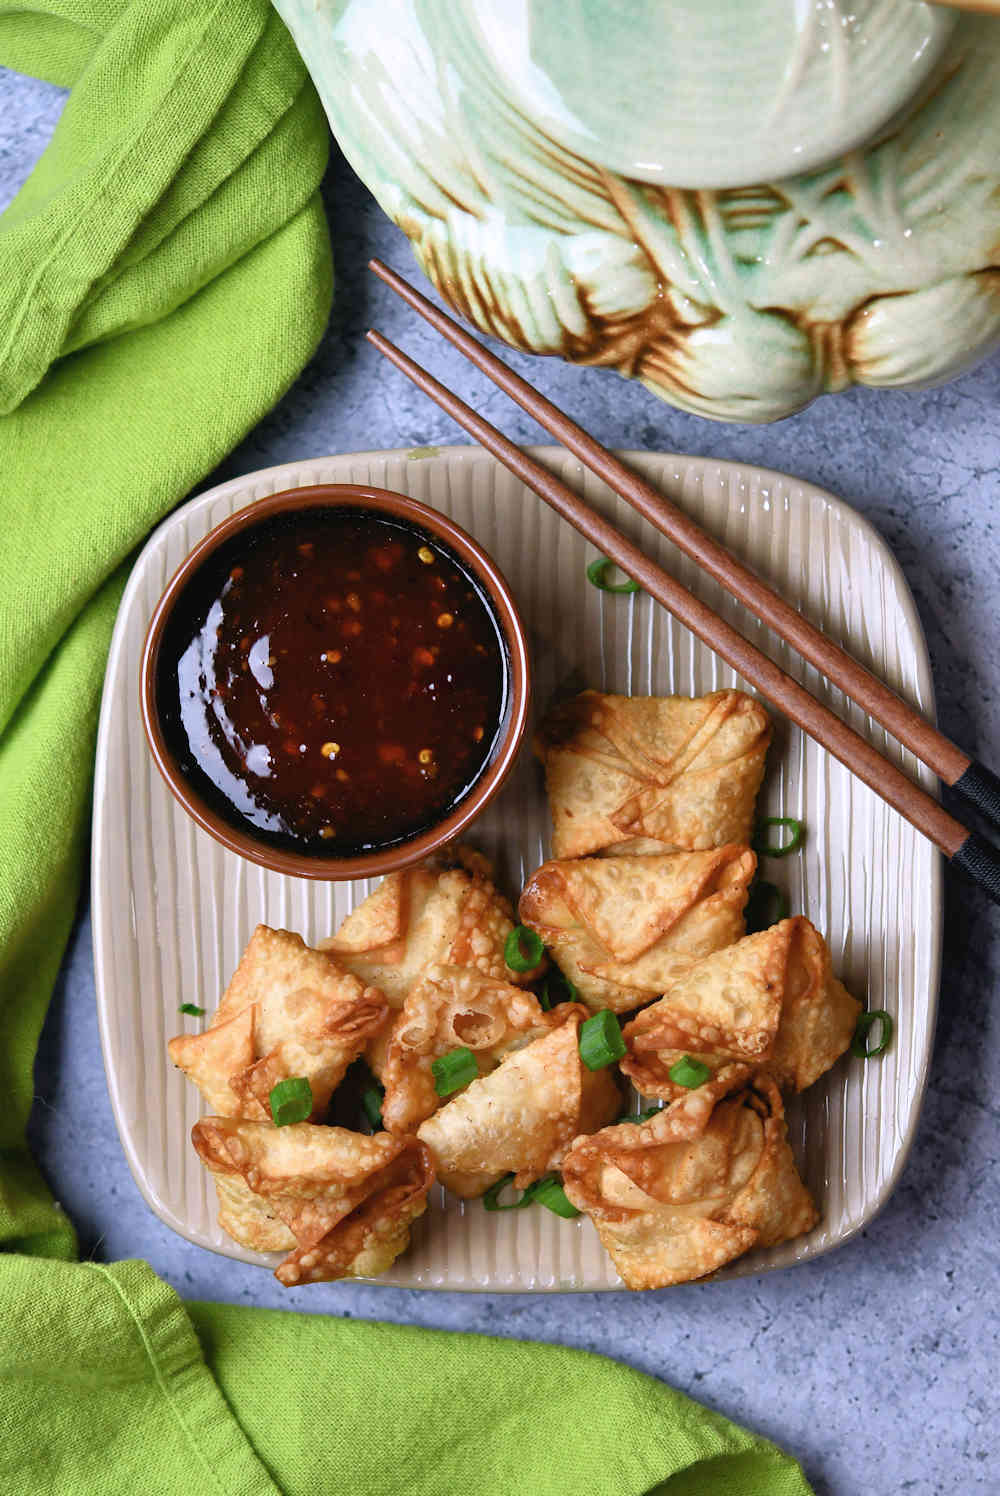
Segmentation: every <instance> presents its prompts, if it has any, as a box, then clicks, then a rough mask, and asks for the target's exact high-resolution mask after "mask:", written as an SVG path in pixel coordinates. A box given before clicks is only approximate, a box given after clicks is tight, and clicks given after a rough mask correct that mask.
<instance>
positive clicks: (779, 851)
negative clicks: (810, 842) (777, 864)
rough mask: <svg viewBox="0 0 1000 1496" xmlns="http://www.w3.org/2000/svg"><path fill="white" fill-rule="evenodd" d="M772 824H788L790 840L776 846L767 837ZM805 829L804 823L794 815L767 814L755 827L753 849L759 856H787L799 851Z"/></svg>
mask: <svg viewBox="0 0 1000 1496" xmlns="http://www.w3.org/2000/svg"><path fill="white" fill-rule="evenodd" d="M770 826H787V827H788V831H789V837H788V840H787V841H786V842H784V843H779V844H778V846H774V845H773V844H772V843H771V842H770V841H769V840H768V839H767V832H768V828H769V827H770ZM805 829H806V828H805V826H804V825H803V823H802V822H801V821H797V820H796V819H795V817H794V816H765V817H764V819H763V820H762V821H758V822H757V825H756V827H755V828H754V835H753V842H752V846H753V849H754V851H755V852H756V853H757V855H758V856H759V857H787V856H788V854H789V853H790V852H797V851H798V849H799V847H801V845H802V837H803V835H804V834H805Z"/></svg>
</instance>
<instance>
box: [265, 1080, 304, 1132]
mask: <svg viewBox="0 0 1000 1496" xmlns="http://www.w3.org/2000/svg"><path fill="white" fill-rule="evenodd" d="M270 1102H271V1116H272V1117H273V1118H274V1125H275V1127H287V1126H288V1124H289V1123H290V1122H304V1121H305V1120H306V1118H307V1117H308V1116H309V1114H310V1113H311V1111H312V1109H313V1093H312V1086H311V1085H310V1084H309V1082H308V1081H307V1080H306V1078H305V1076H304V1075H291V1076H289V1078H288V1079H287V1080H279V1082H278V1084H277V1085H276V1086H275V1087H274V1089H273V1090H272V1091H271V1095H270Z"/></svg>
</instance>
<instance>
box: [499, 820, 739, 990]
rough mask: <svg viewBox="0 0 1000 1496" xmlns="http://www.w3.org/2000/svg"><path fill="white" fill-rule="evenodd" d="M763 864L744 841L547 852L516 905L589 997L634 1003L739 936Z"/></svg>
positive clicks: (527, 922)
mask: <svg viewBox="0 0 1000 1496" xmlns="http://www.w3.org/2000/svg"><path fill="white" fill-rule="evenodd" d="M756 865H757V859H756V858H755V857H754V854H753V853H752V852H751V851H750V849H749V847H745V846H731V847H717V848H713V849H711V850H709V851H704V852H674V853H668V854H655V855H647V856H644V857H638V856H631V857H580V858H575V859H568V860H565V861H562V862H555V861H554V862H546V863H543V864H542V866H541V867H540V868H539V869H538V871H537V872H536V873H533V874H532V876H531V877H530V878H529V879H528V882H527V884H526V886H525V889H524V892H523V893H522V895H521V901H520V904H519V905H518V914H519V916H520V919H521V921H522V922H523V923H524V924H526V925H529V926H530V927H531V929H533V930H535V931H537V933H538V934H539V935H540V936H541V938H542V940H543V941H544V942H545V944H546V945H547V946H548V947H549V948H550V950H551V952H552V954H553V956H554V957H555V959H556V961H557V962H558V963H559V966H560V968H561V969H562V970H563V971H564V972H565V973H566V975H567V976H568V977H569V978H570V979H571V981H572V982H573V983H574V984H575V986H576V988H577V991H578V992H579V994H580V998H581V1000H582V1001H583V1002H585V1003H586V1004H587V1005H588V1006H589V1007H591V1008H592V1009H594V1011H595V1012H596V1011H598V1010H599V1009H601V1008H611V1009H612V1010H613V1011H614V1012H616V1013H624V1012H629V1011H630V1010H631V1009H633V1008H638V1007H641V1006H642V1005H643V1004H644V1003H649V1002H652V1001H653V999H654V998H655V997H658V996H659V995H660V993H661V992H664V991H665V990H666V989H667V988H668V987H670V986H671V985H672V983H674V982H676V981H677V980H678V979H679V978H680V977H682V976H683V975H684V974H685V973H686V972H687V971H689V970H690V969H691V967H692V966H693V964H694V963H695V962H696V961H697V960H698V959H699V958H700V957H702V956H707V955H708V954H709V953H710V952H712V951H717V950H719V949H720V948H721V947H723V946H726V945H731V944H732V943H733V941H735V940H739V938H740V936H741V935H742V934H743V907H744V905H745V904H746V899H747V890H748V887H749V884H750V880H751V878H752V877H753V875H754V870H755V868H756Z"/></svg>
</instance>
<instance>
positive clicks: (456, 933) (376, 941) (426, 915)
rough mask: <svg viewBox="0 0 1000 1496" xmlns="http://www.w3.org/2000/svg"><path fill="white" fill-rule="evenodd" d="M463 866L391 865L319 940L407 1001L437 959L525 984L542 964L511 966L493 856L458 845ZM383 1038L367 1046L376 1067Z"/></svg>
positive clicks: (510, 924)
mask: <svg viewBox="0 0 1000 1496" xmlns="http://www.w3.org/2000/svg"><path fill="white" fill-rule="evenodd" d="M452 856H453V859H454V860H455V861H457V862H460V863H461V864H463V865H462V866H447V867H446V866H435V865H432V864H430V863H423V864H420V865H418V866H417V867H410V868H405V869H404V870H403V871H402V872H398V873H389V875H388V876H387V877H385V878H383V880H382V882H381V883H380V884H379V885H378V887H377V888H376V889H374V891H373V892H372V893H370V894H369V895H368V897H367V898H366V899H365V900H364V902H363V903H361V904H359V905H358V907H357V908H356V909H353V910H352V911H351V913H350V914H349V915H348V916H347V918H346V919H345V920H344V923H343V924H342V925H341V927H340V929H339V930H338V931H337V933H336V934H335V935H333V936H331V937H330V938H329V939H328V940H323V941H320V947H321V949H323V950H326V951H329V952H330V954H331V955H333V956H335V957H336V959H337V960H338V961H339V962H340V964H341V965H342V966H345V967H346V968H347V970H348V971H352V972H354V974H355V975H356V976H357V977H359V978H360V980H361V981H363V982H367V983H370V984H371V985H372V986H375V987H378V988H379V989H380V990H381V991H382V992H383V993H384V994H385V997H386V1000H387V1001H388V1002H389V1003H390V1005H391V1006H392V1007H394V1008H401V1007H402V1006H403V1003H404V1002H405V1000H406V995H407V993H408V992H409V991H410V989H411V987H413V985H414V983H415V982H417V980H418V979H419V978H420V977H421V976H422V974H423V972H424V971H425V970H426V968H427V967H428V966H430V965H432V964H436V963H443V964H445V965H447V966H468V967H471V968H472V969H473V970H474V971H478V972H481V973H482V974H483V976H487V977H493V978H495V979H496V980H497V981H502V982H510V983H511V984H512V985H513V986H515V987H524V986H527V985H528V983H529V982H532V981H533V980H534V979H535V977H536V976H537V975H538V973H539V971H541V969H542V966H541V965H540V966H539V967H538V968H537V969H536V970H534V971H526V972H515V971H511V969H510V968H509V967H508V965H507V963H506V961H505V960H504V946H505V944H506V942H507V937H508V935H509V934H510V932H511V930H512V929H513V928H514V912H513V910H512V908H511V906H510V904H509V902H508V901H507V900H506V899H505V898H504V897H503V895H502V894H501V893H499V892H498V891H497V889H496V888H494V886H493V884H492V883H491V882H490V880H489V878H488V877H487V876H486V871H487V870H488V867H489V864H488V863H487V862H486V860H485V858H481V857H478V856H477V855H476V854H474V853H471V852H470V851H469V850H468V849H467V848H464V847H459V848H456V849H454V851H453V853H452ZM384 1051H385V1046H384V1044H375V1045H373V1046H372V1048H371V1049H370V1051H369V1055H368V1058H369V1062H370V1063H371V1065H372V1068H373V1069H374V1070H375V1071H376V1073H377V1074H380V1073H381V1068H382V1064H383V1063H384V1059H385V1052H384Z"/></svg>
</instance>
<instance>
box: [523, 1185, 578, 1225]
mask: <svg viewBox="0 0 1000 1496" xmlns="http://www.w3.org/2000/svg"><path fill="white" fill-rule="evenodd" d="M528 1188H529V1189H530V1190H532V1191H533V1194H532V1199H533V1200H534V1201H535V1203H536V1204H537V1205H544V1206H545V1209H546V1210H551V1211H552V1214H553V1215H557V1216H562V1218H563V1220H564V1221H571V1220H573V1218H574V1217H575V1216H578V1215H580V1214H581V1212H580V1211H579V1210H577V1208H576V1206H575V1205H573V1204H571V1202H570V1199H569V1196H568V1195H567V1194H566V1191H565V1190H564V1189H563V1187H562V1185H561V1184H560V1183H559V1180H558V1179H557V1178H556V1176H555V1175H554V1174H546V1175H545V1177H544V1178H543V1179H538V1180H536V1181H535V1183H534V1184H532V1185H529V1186H528ZM525 1194H527V1190H526V1191H525Z"/></svg>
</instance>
